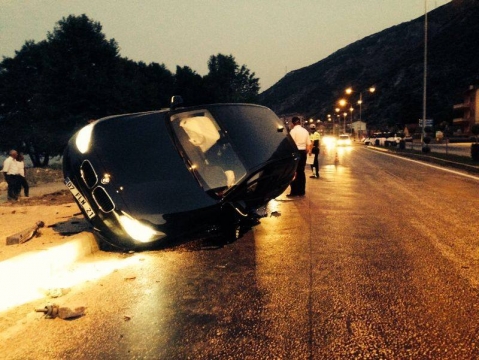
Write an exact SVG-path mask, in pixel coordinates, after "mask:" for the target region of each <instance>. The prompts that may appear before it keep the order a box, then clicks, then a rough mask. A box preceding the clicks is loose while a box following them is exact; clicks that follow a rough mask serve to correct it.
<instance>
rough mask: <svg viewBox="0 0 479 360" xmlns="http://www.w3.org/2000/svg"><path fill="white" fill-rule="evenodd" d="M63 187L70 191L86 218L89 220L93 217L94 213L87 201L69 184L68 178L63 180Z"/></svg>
mask: <svg viewBox="0 0 479 360" xmlns="http://www.w3.org/2000/svg"><path fill="white" fill-rule="evenodd" d="M65 185H66V186H67V188H68V189H69V190H70V191H71V193H72V194H73V196H74V197H75V199H76V200H77V201H78V204H80V206H81V207H82V208H83V210H84V211H85V214H86V215H87V216H88V218H89V219H91V218H93V217H95V212H94V211H93V209H92V208H91V206H90V204H89V203H88V201H87V199H85V197H84V196H83V195H82V194H81V193H80V191H78V189H77V188H76V186H75V185H73V183H72V182H71V180H70V179H69V178H66V179H65Z"/></svg>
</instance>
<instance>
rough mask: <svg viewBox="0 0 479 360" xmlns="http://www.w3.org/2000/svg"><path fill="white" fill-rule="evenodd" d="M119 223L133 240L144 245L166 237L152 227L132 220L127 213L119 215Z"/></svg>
mask: <svg viewBox="0 0 479 360" xmlns="http://www.w3.org/2000/svg"><path fill="white" fill-rule="evenodd" d="M118 221H119V223H120V225H121V226H122V227H123V229H124V230H125V231H126V233H127V234H128V235H129V236H130V237H131V238H132V239H133V240H136V241H139V242H142V243H147V242H151V241H154V240H158V238H161V237H164V236H166V234H165V233H162V232H161V231H157V230H155V229H153V228H152V227H150V226H148V225H146V224H143V223H142V222H140V221H138V220H136V219H134V218H132V217H131V216H129V215H128V214H126V213H122V214H121V215H118Z"/></svg>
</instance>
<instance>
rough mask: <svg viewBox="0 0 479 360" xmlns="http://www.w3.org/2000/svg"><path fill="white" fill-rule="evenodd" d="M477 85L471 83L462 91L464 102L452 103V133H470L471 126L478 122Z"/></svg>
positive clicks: (478, 89)
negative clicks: (453, 116) (453, 115)
mask: <svg viewBox="0 0 479 360" xmlns="http://www.w3.org/2000/svg"><path fill="white" fill-rule="evenodd" d="M478 110H479V87H478V86H474V85H471V86H469V89H468V90H466V92H465V93H464V102H463V103H462V104H456V105H454V114H455V118H454V119H453V123H452V125H453V131H454V135H467V136H470V135H471V127H472V125H474V124H478V123H479V111H478Z"/></svg>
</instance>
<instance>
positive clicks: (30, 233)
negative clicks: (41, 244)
mask: <svg viewBox="0 0 479 360" xmlns="http://www.w3.org/2000/svg"><path fill="white" fill-rule="evenodd" d="M44 226H45V223H44V222H43V221H37V222H36V224H35V225H34V226H31V227H29V228H27V229H25V230H22V231H20V232H18V233H16V234H13V235H10V236H7V245H16V244H23V243H24V242H27V241H28V240H30V239H31V238H33V237H34V236H35V235H37V232H38V229H40V228H42V227H44Z"/></svg>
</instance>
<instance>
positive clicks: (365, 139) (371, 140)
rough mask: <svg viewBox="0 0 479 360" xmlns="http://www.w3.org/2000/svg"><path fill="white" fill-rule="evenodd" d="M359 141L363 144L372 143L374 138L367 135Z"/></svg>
mask: <svg viewBox="0 0 479 360" xmlns="http://www.w3.org/2000/svg"><path fill="white" fill-rule="evenodd" d="M361 142H362V143H363V144H364V145H374V138H372V137H370V136H367V137H365V138H363V139H361Z"/></svg>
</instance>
